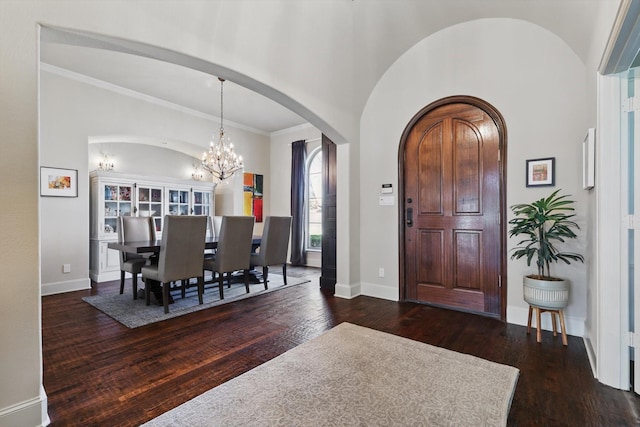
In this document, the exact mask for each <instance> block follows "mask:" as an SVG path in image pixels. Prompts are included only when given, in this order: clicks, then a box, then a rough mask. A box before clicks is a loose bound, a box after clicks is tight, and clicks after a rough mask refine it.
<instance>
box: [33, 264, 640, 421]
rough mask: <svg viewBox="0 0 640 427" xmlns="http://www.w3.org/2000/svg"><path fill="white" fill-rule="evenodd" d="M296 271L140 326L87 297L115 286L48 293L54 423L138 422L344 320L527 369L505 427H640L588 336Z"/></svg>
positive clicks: (46, 337)
mask: <svg viewBox="0 0 640 427" xmlns="http://www.w3.org/2000/svg"><path fill="white" fill-rule="evenodd" d="M289 273H290V274H291V275H309V277H310V278H311V279H312V282H311V283H308V284H304V285H298V286H293V287H290V288H287V289H282V290H279V291H276V292H272V293H269V294H266V295H262V296H260V297H257V298H249V299H246V300H243V301H239V302H236V303H230V304H226V305H223V306H219V307H214V308H211V309H208V310H202V311H200V312H196V313H192V314H189V315H186V316H182V317H178V318H175V319H170V320H166V321H163V322H160V323H155V324H152V325H148V326H144V327H141V328H137V329H128V328H126V327H125V326H123V325H121V324H119V323H118V322H116V321H114V320H112V319H111V318H110V317H108V316H106V315H105V314H103V313H102V312H100V311H98V310H97V309H95V308H93V307H92V306H90V305H89V304H87V303H85V302H83V301H82V300H81V297H83V296H86V295H89V294H95V293H100V292H104V291H105V289H108V288H113V287H117V286H118V284H117V282H109V283H101V284H99V285H95V286H94V288H93V289H92V290H91V291H79V292H70V293H66V294H60V295H52V296H47V297H43V298H42V328H43V332H42V335H43V365H44V387H45V390H46V393H47V396H48V403H49V410H48V412H49V417H50V418H51V421H52V424H51V425H52V426H135V425H139V424H141V423H143V422H145V421H148V420H150V419H152V418H154V417H156V416H158V415H160V414H161V413H163V412H165V411H168V410H169V409H171V408H173V407H175V406H178V405H179V404H181V403H183V402H185V401H187V400H189V399H191V398H193V397H195V396H197V395H199V394H201V393H203V392H205V391H207V390H209V389H210V388H212V387H215V386H217V385H219V384H221V383H223V382H225V381H227V380H229V379H231V378H233V377H235V376H237V375H240V374H242V373H243V372H246V371H248V370H250V369H252V368H254V367H255V366H258V365H260V364H261V363H263V362H265V361H267V360H270V359H272V358H273V357H275V356H277V355H279V354H281V353H284V352H285V351H287V350H289V349H291V348H293V347H295V346H297V345H299V344H301V343H303V342H305V341H308V340H310V339H312V338H315V337H317V336H318V335H320V334H322V333H323V332H324V331H326V330H328V329H330V328H331V327H333V326H335V325H337V324H339V323H341V322H351V323H354V324H357V325H361V326H366V327H369V328H373V329H377V330H380V331H384V332H389V333H392V334H395V335H400V336H403V337H407V338H411V339H414V340H418V341H422V342H425V343H429V344H432V345H437V346H440V347H444V348H448V349H450V350H455V351H459V352H463V353H469V354H473V355H475V356H479V357H482V358H485V359H488V360H492V361H495V362H499V363H504V364H507V365H512V366H515V367H517V368H519V369H520V377H519V379H518V384H517V388H516V392H515V396H514V398H513V403H512V406H511V412H510V414H509V421H508V424H509V425H512V426H634V425H640V415H639V414H640V399H639V397H638V396H636V395H635V394H633V393H631V392H623V391H619V390H615V389H613V388H610V387H607V386H604V385H602V384H600V383H598V381H596V380H595V379H594V378H593V376H592V373H591V368H590V366H589V362H588V359H587V354H586V351H585V348H584V344H583V341H582V339H580V338H577V337H569V346H568V347H563V346H562V342H561V339H560V337H556V338H554V337H553V336H552V334H551V333H550V332H546V331H545V332H543V342H542V343H540V344H538V343H536V339H535V333H534V334H532V335H527V334H526V328H524V327H521V326H515V325H509V324H506V323H502V322H500V321H497V320H493V319H489V318H484V317H480V316H477V315H472V314H466V313H460V312H455V311H448V310H443V309H439V308H434V307H429V306H424V305H419V304H414V303H397V302H392V301H386V300H381V299H376V298H370V297H358V298H354V299H352V300H346V299H341V298H335V297H332V296H327V295H324V294H323V293H322V292H321V291H320V290H319V287H318V276H319V271H317V270H315V269H296V268H290V269H289ZM236 286H241V285H236ZM126 289H129V287H127V288H126ZM158 309H159V310H161V309H162V308H161V307H158ZM371 357H375V355H371ZM300 380H301V381H303V380H304V379H303V378H301V379H300ZM249 398H250V395H249Z"/></svg>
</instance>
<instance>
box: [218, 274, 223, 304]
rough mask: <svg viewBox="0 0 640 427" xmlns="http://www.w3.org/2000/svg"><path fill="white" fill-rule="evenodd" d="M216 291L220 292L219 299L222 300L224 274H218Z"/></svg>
mask: <svg viewBox="0 0 640 427" xmlns="http://www.w3.org/2000/svg"><path fill="white" fill-rule="evenodd" d="M218 291H219V292H220V299H224V273H222V272H219V273H218Z"/></svg>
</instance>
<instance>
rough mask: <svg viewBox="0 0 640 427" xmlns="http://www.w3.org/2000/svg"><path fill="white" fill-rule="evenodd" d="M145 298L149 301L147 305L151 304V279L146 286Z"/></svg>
mask: <svg viewBox="0 0 640 427" xmlns="http://www.w3.org/2000/svg"><path fill="white" fill-rule="evenodd" d="M144 297H145V299H146V300H147V305H149V304H151V280H149V279H147V281H146V282H145V284H144Z"/></svg>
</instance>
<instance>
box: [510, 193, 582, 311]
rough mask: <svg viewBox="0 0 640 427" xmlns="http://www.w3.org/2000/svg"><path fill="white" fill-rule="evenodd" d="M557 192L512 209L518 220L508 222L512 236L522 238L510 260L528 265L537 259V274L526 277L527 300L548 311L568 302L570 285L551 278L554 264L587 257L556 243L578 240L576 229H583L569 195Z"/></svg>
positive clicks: (524, 282)
mask: <svg viewBox="0 0 640 427" xmlns="http://www.w3.org/2000/svg"><path fill="white" fill-rule="evenodd" d="M559 192H560V190H556V191H554V192H553V193H551V195H550V196H549V197H546V198H544V197H543V198H542V199H540V200H537V201H535V202H533V203H529V204H517V205H513V206H511V210H512V211H513V213H514V214H515V218H513V219H511V220H510V221H509V224H510V226H511V227H510V230H509V237H522V240H520V241H519V242H518V243H517V246H516V247H515V248H514V249H513V254H512V255H511V259H520V258H523V257H525V258H526V259H527V265H528V266H530V265H531V261H532V260H534V259H535V261H536V265H537V266H538V274H530V275H528V276H525V277H524V278H523V291H524V292H523V294H524V300H525V301H526V302H528V303H529V304H530V305H534V306H537V307H542V308H547V309H561V308H564V307H566V306H567V304H568V303H569V282H568V281H566V280H563V279H560V278H557V277H553V276H552V275H551V271H550V267H551V264H552V263H554V262H559V261H563V262H565V263H567V264H570V263H571V261H580V262H584V257H583V256H582V255H580V254H577V253H574V252H561V251H560V250H558V248H557V247H556V244H557V243H564V242H565V240H566V239H573V238H576V237H577V235H576V234H575V232H574V231H573V230H574V229H580V227H579V226H578V224H576V223H575V222H574V221H573V220H572V218H573V217H574V216H575V214H574V213H573V212H574V208H573V207H572V205H573V203H574V201H573V200H569V199H568V197H569V196H568V195H558V193H559Z"/></svg>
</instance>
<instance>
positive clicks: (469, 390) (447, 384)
mask: <svg viewBox="0 0 640 427" xmlns="http://www.w3.org/2000/svg"><path fill="white" fill-rule="evenodd" d="M518 374H519V371H518V369H516V368H514V367H511V366H506V365H501V364H498V363H494V362H490V361H488V360H484V359H480V358H478V357H474V356H470V355H467V354H462V353H457V352H454V351H450V350H446V349H443V348H439V347H434V346H431V345H428V344H424V343H421V342H418V341H412V340H409V339H406V338H402V337H398V336H395V335H391V334H387V333H384V332H379V331H375V330H373V329H368V328H364V327H361V326H356V325H353V324H350V323H342V324H340V325H338V326H336V327H335V328H333V329H331V330H330V331H328V332H326V333H324V334H322V335H321V336H319V337H317V338H315V339H313V340H311V341H309V342H306V343H304V344H302V345H300V346H298V347H296V348H293V349H291V350H289V351H287V352H286V353H284V354H282V355H280V356H278V357H276V358H274V359H272V360H270V361H268V362H266V363H264V364H262V365H260V366H258V367H256V368H255V369H252V370H251V371H249V372H246V373H245V374H243V375H240V376H238V377H236V378H234V379H232V380H230V381H228V382H226V383H224V384H221V385H220V386H218V387H215V388H213V389H211V390H209V391H208V392H205V393H203V394H202V395H200V396H198V397H196V398H195V399H192V400H190V401H189V402H186V403H184V404H183V405H180V406H178V407H177V408H174V409H172V410H171V411H168V412H166V413H164V414H162V415H161V416H159V417H158V418H155V419H153V420H151V421H150V422H148V423H146V424H144V426H145V427H153V426H189V427H194V426H275V425H278V426H374V425H375V426H380V425H385V426H407V425H414V426H504V425H506V422H507V417H508V415H509V408H510V406H511V399H512V397H513V393H514V391H515V386H516V382H517V380H518Z"/></svg>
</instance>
